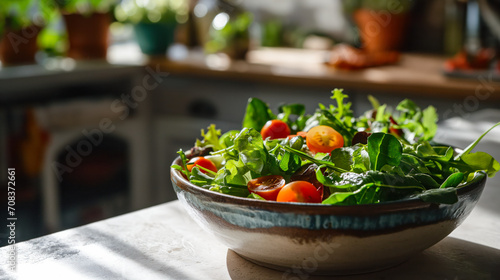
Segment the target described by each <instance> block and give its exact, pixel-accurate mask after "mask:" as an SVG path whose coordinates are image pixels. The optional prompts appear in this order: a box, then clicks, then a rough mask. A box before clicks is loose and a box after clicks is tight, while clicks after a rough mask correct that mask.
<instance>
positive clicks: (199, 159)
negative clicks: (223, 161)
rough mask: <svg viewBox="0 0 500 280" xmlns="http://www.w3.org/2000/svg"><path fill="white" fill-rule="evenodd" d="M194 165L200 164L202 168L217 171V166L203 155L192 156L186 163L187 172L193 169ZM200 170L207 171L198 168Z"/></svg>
mask: <svg viewBox="0 0 500 280" xmlns="http://www.w3.org/2000/svg"><path fill="white" fill-rule="evenodd" d="M195 166H201V167H203V168H206V169H208V170H211V171H213V172H217V167H216V166H215V164H214V163H213V162H212V161H211V160H209V159H207V158H204V157H194V158H192V159H191V160H190V161H189V162H188V163H187V169H188V171H189V172H191V170H192V169H193V167H195ZM200 171H201V172H203V173H205V174H206V173H208V172H207V171H205V170H203V169H201V168H200Z"/></svg>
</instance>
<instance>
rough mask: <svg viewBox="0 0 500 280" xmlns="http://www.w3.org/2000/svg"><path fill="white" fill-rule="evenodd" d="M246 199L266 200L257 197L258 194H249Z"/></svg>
mask: <svg viewBox="0 0 500 280" xmlns="http://www.w3.org/2000/svg"><path fill="white" fill-rule="evenodd" d="M248 198H254V199H258V200H266V199H264V198H263V197H262V196H260V195H258V194H256V193H250V194H249V195H248Z"/></svg>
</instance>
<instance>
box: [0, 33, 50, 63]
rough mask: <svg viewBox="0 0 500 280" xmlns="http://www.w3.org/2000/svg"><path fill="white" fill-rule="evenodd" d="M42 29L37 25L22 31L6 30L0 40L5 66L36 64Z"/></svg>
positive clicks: (0, 57) (1, 57) (0, 54)
mask: <svg viewBox="0 0 500 280" xmlns="http://www.w3.org/2000/svg"><path fill="white" fill-rule="evenodd" d="M40 29H41V28H40V27H38V26H36V25H31V26H28V27H25V28H23V29H20V30H13V29H9V28H7V29H5V32H4V34H3V36H2V38H1V39H0V60H2V63H3V65H15V64H30V63H34V62H35V54H36V52H37V51H38V46H37V43H36V40H37V37H38V33H39V32H40Z"/></svg>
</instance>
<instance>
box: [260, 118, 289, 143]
mask: <svg viewBox="0 0 500 280" xmlns="http://www.w3.org/2000/svg"><path fill="white" fill-rule="evenodd" d="M260 134H261V135H262V138H263V139H266V138H268V137H269V138H271V139H278V138H286V137H287V136H288V135H290V128H289V127H288V125H287V124H286V122H284V121H280V120H270V121H267V122H266V124H265V125H264V127H263V128H262V129H261V131H260Z"/></svg>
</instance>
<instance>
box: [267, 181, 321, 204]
mask: <svg viewBox="0 0 500 280" xmlns="http://www.w3.org/2000/svg"><path fill="white" fill-rule="evenodd" d="M276 201H278V202H309V203H321V195H320V193H319V191H318V190H317V189H316V187H315V186H314V185H313V184H311V183H309V182H307V181H294V182H291V183H288V184H286V185H285V186H284V187H283V188H282V189H281V191H280V192H279V194H278V197H277V199H276Z"/></svg>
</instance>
